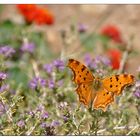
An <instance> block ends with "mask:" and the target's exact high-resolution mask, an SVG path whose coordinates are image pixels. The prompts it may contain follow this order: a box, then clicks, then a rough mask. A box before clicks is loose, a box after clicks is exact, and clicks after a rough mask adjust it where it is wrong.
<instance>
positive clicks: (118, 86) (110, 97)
mask: <svg viewBox="0 0 140 140" xmlns="http://www.w3.org/2000/svg"><path fill="white" fill-rule="evenodd" d="M134 81H135V80H134V76H133V75H131V74H120V75H113V76H111V77H107V78H104V79H103V80H102V82H101V83H102V88H101V90H99V91H98V92H97V93H96V97H95V99H94V102H93V108H94V109H99V108H101V109H102V110H104V111H105V110H106V108H107V106H108V105H109V104H110V103H112V102H113V101H114V95H116V96H118V95H120V94H121V93H122V90H123V88H124V87H126V86H128V85H131V84H133V83H134Z"/></svg>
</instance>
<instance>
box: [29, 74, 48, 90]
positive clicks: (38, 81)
mask: <svg viewBox="0 0 140 140" xmlns="http://www.w3.org/2000/svg"><path fill="white" fill-rule="evenodd" d="M29 86H30V87H31V88H32V89H36V88H37V87H38V86H41V87H44V86H46V80H45V79H42V78H41V77H35V78H33V79H32V80H31V81H30V83H29Z"/></svg>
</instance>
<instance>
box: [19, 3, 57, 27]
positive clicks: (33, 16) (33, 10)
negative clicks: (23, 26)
mask: <svg viewBox="0 0 140 140" xmlns="http://www.w3.org/2000/svg"><path fill="white" fill-rule="evenodd" d="M17 8H18V10H19V11H20V12H21V14H22V15H23V16H24V18H25V20H26V21H27V22H28V23H32V22H35V23H36V24H39V25H40V24H53V22H54V17H53V15H52V13H50V12H49V10H47V9H43V8H41V7H38V6H36V5H35V4H18V5H17Z"/></svg>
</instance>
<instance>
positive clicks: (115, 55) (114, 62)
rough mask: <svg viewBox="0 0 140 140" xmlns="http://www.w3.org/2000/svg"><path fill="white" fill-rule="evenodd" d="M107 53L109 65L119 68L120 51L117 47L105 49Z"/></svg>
mask: <svg viewBox="0 0 140 140" xmlns="http://www.w3.org/2000/svg"><path fill="white" fill-rule="evenodd" d="M107 55H108V56H109V58H110V60H111V66H112V68H113V69H119V67H120V61H121V57H122V52H121V51H120V50H118V49H110V50H108V51H107Z"/></svg>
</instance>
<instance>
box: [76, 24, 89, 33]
mask: <svg viewBox="0 0 140 140" xmlns="http://www.w3.org/2000/svg"><path fill="white" fill-rule="evenodd" d="M87 29H88V26H87V25H85V24H81V23H80V24H79V25H78V31H79V32H80V33H84V32H86V31H87Z"/></svg>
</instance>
